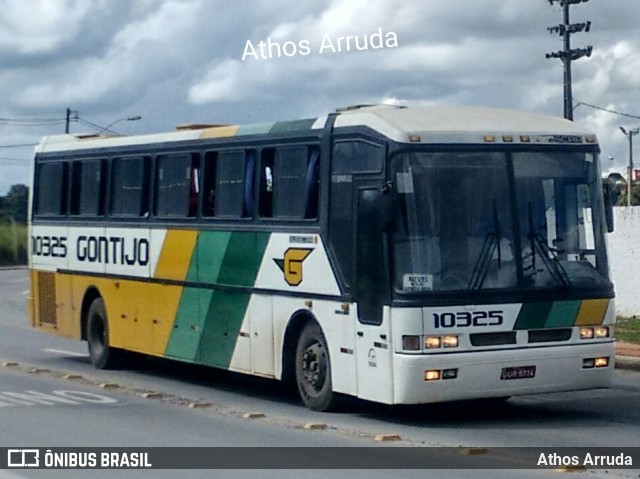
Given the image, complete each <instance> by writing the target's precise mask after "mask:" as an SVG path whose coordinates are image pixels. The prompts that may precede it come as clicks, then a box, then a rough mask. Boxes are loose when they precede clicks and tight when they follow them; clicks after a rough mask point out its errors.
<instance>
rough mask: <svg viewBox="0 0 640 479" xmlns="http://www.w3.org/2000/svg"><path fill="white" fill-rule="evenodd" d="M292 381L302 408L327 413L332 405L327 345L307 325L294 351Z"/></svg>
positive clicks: (317, 330)
mask: <svg viewBox="0 0 640 479" xmlns="http://www.w3.org/2000/svg"><path fill="white" fill-rule="evenodd" d="M296 382H297V384H298V392H299V393H300V397H301V398H302V402H304V404H305V406H307V407H308V408H309V409H312V410H313V411H328V410H329V409H331V408H332V407H333V406H335V396H334V394H333V391H332V389H331V362H330V360H329V350H328V348H327V342H326V340H325V338H324V335H323V334H322V330H321V329H320V326H318V324H316V323H309V324H307V325H306V326H305V327H304V329H303V330H302V334H301V335H300V338H299V340H298V347H297V348H296Z"/></svg>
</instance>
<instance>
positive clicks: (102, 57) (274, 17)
mask: <svg viewBox="0 0 640 479" xmlns="http://www.w3.org/2000/svg"><path fill="white" fill-rule="evenodd" d="M0 7H1V8H0V135H1V137H0V168H1V169H2V170H1V171H2V174H0V194H4V193H6V191H7V190H8V188H9V187H10V186H11V185H12V184H14V183H27V184H28V183H29V181H30V180H29V171H30V170H29V162H30V160H31V156H32V150H33V146H24V147H15V146H13V147H8V146H12V145H22V144H33V143H37V142H38V141H39V139H40V137H41V136H43V135H48V134H57V133H62V132H63V131H64V118H65V111H66V109H67V108H70V109H71V110H73V111H77V112H78V115H79V118H80V120H82V121H77V122H72V123H71V131H72V132H73V133H81V132H95V131H97V129H96V128H95V127H91V125H90V124H89V123H87V122H90V123H93V124H95V125H101V126H107V125H109V124H111V123H112V122H114V121H116V120H119V119H121V118H126V117H131V116H137V115H139V116H141V117H142V120H140V121H135V122H124V121H123V122H118V123H117V124H116V125H114V126H113V129H114V130H115V131H117V132H119V133H122V134H135V133H150V132H159V131H167V130H171V129H173V128H174V127H175V125H177V124H180V123H195V122H204V123H248V122H259V121H272V120H283V119H295V118H308V117H316V116H321V115H323V114H326V113H328V112H331V111H333V110H334V109H335V108H336V107H340V106H346V105H352V104H359V103H380V102H398V103H401V104H407V105H412V104H431V103H436V104H473V105H490V106H498V107H506V108H517V109H525V110H531V111H538V112H543V113H548V114H552V115H557V116H562V114H563V90H562V63H561V62H560V60H557V59H545V53H547V52H552V51H557V50H560V49H561V48H562V42H561V39H560V37H559V36H558V35H552V34H550V33H549V32H548V31H547V27H549V26H553V25H557V24H559V23H561V20H562V11H561V8H560V6H559V5H558V4H557V3H556V4H554V6H551V5H550V4H549V2H548V0H449V1H442V0H308V1H299V0H236V1H227V0H0ZM585 20H591V21H592V26H591V31H590V32H589V33H579V34H576V35H573V37H572V42H573V44H572V47H574V48H578V47H584V46H586V45H593V46H594V50H593V54H592V56H591V58H585V59H581V60H578V61H576V62H574V63H573V80H574V83H573V88H574V105H577V104H578V103H579V102H585V103H589V104H592V105H596V106H600V107H602V108H606V109H610V110H615V111H619V112H624V113H628V114H631V115H636V116H640V33H639V30H638V28H639V27H638V26H639V25H640V8H638V0H590V1H589V2H588V3H581V4H578V5H575V6H573V7H572V8H571V21H572V23H577V22H583V21H585ZM379 29H380V30H379ZM379 31H380V32H381V36H382V40H383V44H384V47H383V48H374V46H376V47H379V46H380V45H379V42H378V40H377V39H376V38H375V36H374V37H373V39H371V38H370V36H371V35H372V34H375V33H378V32H379ZM349 35H353V36H358V39H359V46H360V47H361V48H362V47H364V46H365V45H367V46H368V48H367V49H366V50H358V49H357V48H356V45H355V42H354V40H351V42H350V51H345V50H346V48H345V47H346V45H345V43H344V42H342V45H341V46H342V51H340V52H338V51H336V52H333V51H332V49H331V47H330V46H329V44H328V43H326V42H327V39H328V41H329V42H330V43H331V45H332V46H333V48H334V49H336V50H337V47H338V37H340V36H349ZM365 35H366V36H367V37H368V38H369V40H368V41H367V43H366V44H365V40H366V39H365V37H364V36H365ZM269 39H271V42H272V45H274V44H276V43H277V44H279V45H280V47H281V51H280V57H279V58H278V55H277V54H278V51H277V47H276V46H272V48H271V51H269V50H268V49H267V48H264V49H263V51H261V50H260V46H259V45H260V42H261V41H262V42H265V43H266V42H268V40H269ZM323 39H325V43H324V44H323ZM248 42H250V43H248ZM287 42H290V43H288V44H287V45H286V47H285V46H284V45H285V43H287ZM323 46H324V48H323ZM294 47H295V48H294ZM252 49H253V50H252ZM253 51H255V54H254V53H252V52H253ZM285 53H287V55H285ZM262 56H266V57H267V58H261V57H262ZM269 56H270V58H269ZM243 57H244V60H243ZM7 120H9V121H7ZM27 120H47V122H49V123H48V124H46V125H39V126H33V125H29V124H27V123H25V121H27ZM575 121H577V122H579V123H581V124H583V125H585V126H587V127H588V128H590V129H592V130H594V131H595V132H596V133H597V134H598V136H599V139H600V143H601V147H602V155H603V168H604V170H605V171H610V170H617V171H619V172H621V173H624V172H625V168H626V165H627V164H628V156H627V145H628V143H627V140H626V138H625V136H624V135H623V134H622V133H621V132H620V130H619V126H621V125H622V126H625V127H634V126H637V125H640V119H632V118H627V117H624V116H619V115H615V114H611V113H608V112H605V111H601V110H597V109H594V108H590V107H587V106H584V105H579V106H577V107H576V109H575ZM635 140H636V142H637V143H638V147H637V149H636V150H637V151H638V152H639V154H638V156H637V158H638V163H640V135H639V136H637V137H635ZM609 155H611V156H613V157H614V158H615V159H614V160H613V161H609V160H608V159H607V157H608V156H609Z"/></svg>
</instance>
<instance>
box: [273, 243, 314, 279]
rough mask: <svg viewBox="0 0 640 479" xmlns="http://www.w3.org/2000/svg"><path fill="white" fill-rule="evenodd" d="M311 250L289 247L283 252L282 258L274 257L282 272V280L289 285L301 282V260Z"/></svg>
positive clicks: (311, 250)
mask: <svg viewBox="0 0 640 479" xmlns="http://www.w3.org/2000/svg"><path fill="white" fill-rule="evenodd" d="M312 252H313V249H308V248H289V249H288V250H287V251H285V252H284V258H282V259H275V258H274V260H273V261H275V263H276V264H277V265H278V268H280V270H281V271H282V272H283V273H284V280H285V281H286V282H287V284H288V285H289V286H298V285H299V284H300V283H302V279H303V275H302V262H303V261H304V260H305V259H306V258H307V256H309V255H310V254H311V253H312Z"/></svg>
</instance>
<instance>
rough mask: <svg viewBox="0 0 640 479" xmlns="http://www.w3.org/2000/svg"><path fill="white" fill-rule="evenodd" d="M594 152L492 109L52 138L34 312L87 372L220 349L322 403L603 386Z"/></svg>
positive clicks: (359, 111) (550, 126) (606, 330)
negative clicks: (79, 355) (78, 352)
mask: <svg viewBox="0 0 640 479" xmlns="http://www.w3.org/2000/svg"><path fill="white" fill-rule="evenodd" d="M598 152H599V148H598V143H597V139H596V137H595V136H594V135H592V134H591V133H589V132H588V131H585V130H583V128H581V127H580V126H579V125H577V124H575V123H573V122H570V121H566V120H563V119H559V118H554V117H548V116H544V115H540V114H531V113H523V112H516V111H510V110H501V109H492V108H480V107H439V106H433V107H417V108H406V107H397V106H388V105H381V106H357V107H350V108H345V109H342V110H338V111H337V112H335V113H333V114H329V115H327V116H326V117H321V118H314V119H308V120H299V121H289V122H275V123H266V124H251V125H242V126H228V125H227V126H206V125H200V126H195V125H192V128H182V129H179V130H178V131H175V132H169V133H165V134H156V135H143V136H117V137H105V136H103V135H97V136H85V137H82V136H73V135H60V136H53V137H47V138H44V139H43V140H42V142H41V143H40V145H39V146H38V147H37V148H36V155H35V162H34V172H33V188H32V190H31V191H32V199H31V208H30V277H31V293H30V296H29V304H30V314H31V322H32V324H33V326H34V327H36V328H39V329H41V330H44V331H47V332H51V333H55V334H60V335H64V336H68V337H71V338H77V339H79V340H86V341H87V342H88V349H89V356H90V359H91V361H92V363H93V364H94V365H95V366H96V367H97V368H110V367H114V366H116V365H119V366H120V367H122V366H123V364H122V362H123V361H126V357H127V356H126V355H125V354H123V353H124V352H125V351H134V352H138V353H142V354H145V355H151V356H158V357H163V358H169V359H174V360H179V361H186V362H191V363H197V364H202V365H208V366H213V367H217V368H223V369H227V370H231V371H237V372H242V373H247V374H253V375H257V376H262V377H268V378H275V379H278V380H282V381H287V382H290V383H291V384H297V388H298V391H299V393H300V396H301V398H302V401H303V402H304V403H305V404H306V405H307V406H308V407H309V408H311V409H314V410H327V409H329V408H331V407H332V406H334V405H335V403H336V399H338V398H339V396H341V395H351V396H356V397H359V398H363V399H366V400H372V401H377V402H381V403H386V404H419V403H430V402H438V401H450V400H462V399H475V398H506V397H510V396H514V395H523V394H531V393H543V392H556V391H570V390H580V389H590V388H600V387H606V386H607V385H609V383H610V381H611V378H612V372H613V370H612V368H613V365H614V338H613V336H614V331H613V323H614V303H613V297H614V291H613V285H612V283H611V280H610V278H609V271H608V269H609V268H608V263H607V252H606V246H605V235H606V233H607V231H611V230H612V228H613V225H612V221H610V220H609V218H610V217H609V215H608V214H607V213H610V212H611V208H610V204H609V205H607V204H606V196H605V195H603V190H602V183H601V178H600V167H599V160H598ZM124 366H125V367H126V364H124Z"/></svg>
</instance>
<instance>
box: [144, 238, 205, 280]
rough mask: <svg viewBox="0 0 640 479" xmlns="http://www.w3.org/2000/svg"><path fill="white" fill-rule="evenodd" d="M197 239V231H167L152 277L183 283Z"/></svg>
mask: <svg viewBox="0 0 640 479" xmlns="http://www.w3.org/2000/svg"><path fill="white" fill-rule="evenodd" d="M197 239H198V232H197V231H187V230H170V231H167V235H166V236H165V239H164V244H163V245H162V252H161V253H160V258H159V259H158V266H156V271H155V274H154V275H153V276H154V277H155V278H158V279H176V280H178V281H183V280H184V279H185V278H186V277H187V272H188V271H189V264H190V263H191V256H192V255H193V251H194V248H195V246H196V241H197Z"/></svg>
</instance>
